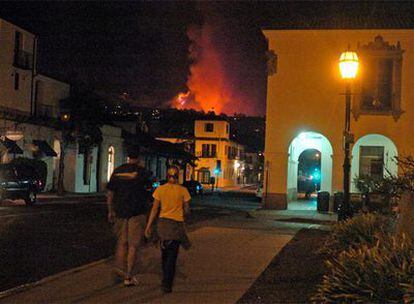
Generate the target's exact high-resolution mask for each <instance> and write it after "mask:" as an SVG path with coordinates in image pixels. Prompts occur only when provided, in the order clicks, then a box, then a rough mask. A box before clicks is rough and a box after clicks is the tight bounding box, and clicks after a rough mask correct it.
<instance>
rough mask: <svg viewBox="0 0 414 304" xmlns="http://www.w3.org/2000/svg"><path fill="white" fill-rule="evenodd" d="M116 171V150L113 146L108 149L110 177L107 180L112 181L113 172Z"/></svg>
mask: <svg viewBox="0 0 414 304" xmlns="http://www.w3.org/2000/svg"><path fill="white" fill-rule="evenodd" d="M114 169H115V149H114V147H113V146H110V147H109V149H108V175H107V180H108V181H109V180H110V179H111V175H112V172H114Z"/></svg>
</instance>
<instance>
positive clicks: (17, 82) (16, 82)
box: [14, 72, 20, 91]
mask: <svg viewBox="0 0 414 304" xmlns="http://www.w3.org/2000/svg"><path fill="white" fill-rule="evenodd" d="M19 86H20V75H19V73H17V72H15V73H14V89H15V90H16V91H17V90H18V89H19Z"/></svg>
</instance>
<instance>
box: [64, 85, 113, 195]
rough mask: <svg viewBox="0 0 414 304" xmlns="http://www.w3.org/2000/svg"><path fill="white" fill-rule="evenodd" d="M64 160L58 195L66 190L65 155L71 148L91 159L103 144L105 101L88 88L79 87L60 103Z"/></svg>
mask: <svg viewBox="0 0 414 304" xmlns="http://www.w3.org/2000/svg"><path fill="white" fill-rule="evenodd" d="M60 111H61V115H60V129H61V132H62V140H61V142H60V151H61V152H60V160H59V176H58V185H57V192H58V194H59V195H62V194H63V193H64V192H65V189H64V182H63V181H64V170H65V154H66V152H67V149H68V147H69V146H70V145H73V144H77V145H78V146H79V151H80V152H81V153H83V154H85V157H87V156H88V155H89V154H90V152H91V151H92V149H93V148H94V147H96V146H98V145H99V144H100V143H101V142H102V132H101V129H100V127H101V126H102V125H103V124H104V122H105V115H104V108H103V104H102V99H101V98H100V97H99V96H97V95H96V94H94V93H93V92H91V91H90V90H88V89H85V88H79V87H75V88H74V89H72V91H71V94H70V96H69V97H68V98H66V99H63V100H61V101H60Z"/></svg>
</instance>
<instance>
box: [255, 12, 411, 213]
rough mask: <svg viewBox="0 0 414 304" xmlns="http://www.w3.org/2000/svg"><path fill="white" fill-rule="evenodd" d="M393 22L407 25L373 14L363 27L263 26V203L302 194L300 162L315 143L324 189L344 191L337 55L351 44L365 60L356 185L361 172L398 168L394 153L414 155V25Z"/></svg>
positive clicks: (356, 104)
mask: <svg viewBox="0 0 414 304" xmlns="http://www.w3.org/2000/svg"><path fill="white" fill-rule="evenodd" d="M393 24H395V25H396V27H398V26H402V27H404V24H403V23H393V22H392V20H390V21H389V22H388V23H385V24H383V25H382V27H384V28H383V29H378V28H377V27H373V29H371V28H369V27H370V25H369V22H368V21H367V22H366V23H364V25H361V28H362V29H346V28H344V29H340V28H339V29H338V28H337V29H333V28H329V26H327V27H320V28H317V29H315V28H313V29H312V28H303V29H297V30H294V29H293V30H290V29H280V30H279V29H268V30H264V31H263V33H264V35H265V36H266V38H267V40H268V45H269V62H268V63H269V69H268V71H269V77H268V90H267V112H266V119H267V121H266V143H265V164H264V167H265V172H264V176H265V181H264V190H263V193H264V194H263V204H264V206H265V207H267V208H275V209H286V208H287V207H288V203H289V202H290V201H292V200H295V199H296V198H297V180H298V161H299V157H300V155H301V154H302V153H303V152H304V151H306V150H309V149H315V150H317V151H318V153H320V157H321V186H320V187H321V190H322V191H328V192H330V193H331V194H333V193H334V192H336V191H342V190H343V167H342V166H343V162H344V151H343V142H344V133H343V130H344V126H345V97H344V92H345V86H346V84H345V82H344V80H342V79H341V76H340V73H339V69H338V62H339V56H340V54H341V53H342V52H343V51H345V50H346V49H347V48H348V46H350V47H351V49H352V50H354V51H356V52H357V54H358V57H359V61H360V68H359V73H358V75H357V78H356V79H355V80H354V81H353V83H352V87H351V90H352V107H351V108H352V109H351V112H352V115H351V132H352V134H353V142H354V144H353V145H352V149H351V151H352V160H351V191H352V192H357V191H358V189H357V188H356V186H355V184H354V179H355V178H357V177H363V176H371V177H382V176H384V175H386V174H397V173H398V168H397V164H396V162H395V156H397V155H413V153H414V137H413V136H412V121H413V119H414V105H413V104H412V101H413V100H414V87H413V77H412V76H414V75H413V74H414V35H413V34H414V30H413V29H410V28H403V29H400V28H395V29H390V27H393ZM387 27H388V28H387ZM408 27H409V26H408ZM374 28H377V29H374ZM351 137H352V136H351Z"/></svg>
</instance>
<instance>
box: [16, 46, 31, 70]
mask: <svg viewBox="0 0 414 304" xmlns="http://www.w3.org/2000/svg"><path fill="white" fill-rule="evenodd" d="M13 65H14V66H15V67H16V68H20V69H23V70H32V69H33V54H32V53H29V52H26V51H22V50H15V51H14V60H13Z"/></svg>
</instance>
